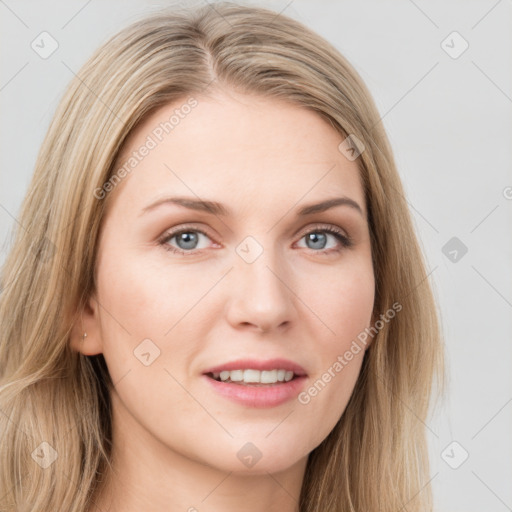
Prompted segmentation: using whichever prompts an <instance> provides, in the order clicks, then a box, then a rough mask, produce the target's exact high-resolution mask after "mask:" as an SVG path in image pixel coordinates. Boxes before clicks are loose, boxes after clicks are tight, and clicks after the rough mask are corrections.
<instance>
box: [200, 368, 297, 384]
mask: <svg viewBox="0 0 512 512" xmlns="http://www.w3.org/2000/svg"><path fill="white" fill-rule="evenodd" d="M205 375H206V376H207V377H209V378H210V379H213V380H216V381H217V382H224V383H226V384H238V385H240V386H254V387H262V386H276V385H279V384H283V383H286V382H290V381H292V380H295V379H298V378H300V377H304V376H305V375H298V374H296V373H295V372H293V371H292V370H285V369H284V368H276V369H273V370H256V369H252V368H248V369H238V370H223V371H221V372H208V373H206V374H205Z"/></svg>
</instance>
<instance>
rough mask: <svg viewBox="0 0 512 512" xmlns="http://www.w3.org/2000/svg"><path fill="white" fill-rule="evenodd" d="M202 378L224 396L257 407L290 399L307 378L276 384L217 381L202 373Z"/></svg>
mask: <svg viewBox="0 0 512 512" xmlns="http://www.w3.org/2000/svg"><path fill="white" fill-rule="evenodd" d="M202 378H203V379H205V381H206V382H207V384H208V385H210V386H212V388H213V390H214V391H216V392H217V393H218V394H219V395H221V396H223V397H224V398H227V399H229V400H231V401H233V402H235V403H238V404H241V405H245V406H247V407H258V408H268V407H276V406H278V405H281V404H283V403H285V402H288V401H289V400H292V399H293V398H295V397H296V396H297V395H298V394H299V393H300V392H301V390H302V388H303V387H304V383H305V382H306V380H307V377H306V376H302V377H294V378H293V379H292V380H290V381H288V382H282V383H276V384H265V385H261V384H260V385H251V384H247V385H244V384H233V383H228V382H222V381H217V380H215V379H213V378H211V377H209V376H208V375H203V376H202Z"/></svg>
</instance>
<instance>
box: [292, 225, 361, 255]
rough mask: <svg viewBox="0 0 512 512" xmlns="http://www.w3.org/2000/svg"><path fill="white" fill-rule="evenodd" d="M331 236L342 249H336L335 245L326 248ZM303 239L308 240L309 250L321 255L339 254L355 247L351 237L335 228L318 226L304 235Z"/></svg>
mask: <svg viewBox="0 0 512 512" xmlns="http://www.w3.org/2000/svg"><path fill="white" fill-rule="evenodd" d="M329 236H331V237H332V238H334V239H335V240H336V241H337V242H338V243H339V244H341V247H336V243H335V244H334V247H327V248H326V243H327V240H328V237H329ZM303 238H305V239H306V244H307V247H308V248H309V249H313V250H314V252H319V253H320V254H324V253H331V252H339V251H341V250H343V249H345V248H349V247H352V245H353V242H352V240H351V239H350V237H348V236H347V235H345V234H344V233H343V231H341V230H340V229H338V228H336V227H334V226H316V227H315V229H313V230H310V231H308V232H307V233H306V234H304V235H303V236H302V238H301V240H302V239H303ZM318 249H319V250H318Z"/></svg>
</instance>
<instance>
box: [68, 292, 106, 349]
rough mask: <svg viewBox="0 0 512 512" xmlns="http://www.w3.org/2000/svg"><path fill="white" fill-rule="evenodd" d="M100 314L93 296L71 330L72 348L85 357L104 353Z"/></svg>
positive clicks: (80, 312) (79, 313) (78, 315)
mask: <svg viewBox="0 0 512 512" xmlns="http://www.w3.org/2000/svg"><path fill="white" fill-rule="evenodd" d="M98 313H99V305H98V302H97V300H96V298H95V297H94V295H92V296H91V298H90V299H89V301H88V302H87V304H86V305H85V307H84V308H83V309H82V311H79V312H78V314H77V315H76V321H75V323H74V324H73V329H72V330H71V340H70V345H71V348H72V349H73V350H75V351H76V352H81V353H82V354H84V355H85V356H94V355H96V354H101V353H102V352H103V341H102V338H101V329H100V318H99V314H98Z"/></svg>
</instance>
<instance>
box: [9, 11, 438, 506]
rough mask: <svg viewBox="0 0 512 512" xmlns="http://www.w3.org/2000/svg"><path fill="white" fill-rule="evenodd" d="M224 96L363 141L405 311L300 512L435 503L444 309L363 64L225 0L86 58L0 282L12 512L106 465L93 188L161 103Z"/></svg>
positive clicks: (370, 362)
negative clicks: (90, 309)
mask: <svg viewBox="0 0 512 512" xmlns="http://www.w3.org/2000/svg"><path fill="white" fill-rule="evenodd" d="M216 89H217V90H218V89H231V90H236V91H240V92H242V93H248V94H258V95H262V96H266V97H269V98H280V99H285V100H287V101H289V102H292V103H294V104H296V105H298V106H301V107H305V108H308V109H311V110H312V111H314V112H316V113H317V114H318V115H319V116H321V117H322V118H323V119H325V120H326V121H327V122H329V123H330V125H331V126H332V127H333V128H334V129H335V130H337V131H338V132H339V133H340V134H341V135H342V136H343V137H347V136H348V135H351V137H352V136H355V138H354V139H353V140H357V139H359V141H361V142H362V143H363V144H364V151H363V153H362V154H361V155H360V157H359V158H357V163H358V166H359V170H360V175H361V180H362V183H363V186H364V191H365V198H366V201H367V207H368V213H369V219H368V220H369V225H370V233H371V243H372V257H373V265H374V272H375V281H376V294H375V304H374V314H375V317H376V318H378V316H379V314H382V313H384V312H386V311H387V310H389V309H390V308H391V307H392V304H394V303H396V302H398V303H399V304H400V305H401V311H400V313H399V314H397V315H396V317H395V318H393V320H391V321H389V322H385V323H384V325H383V327H382V328H381V329H380V330H379V331H378V334H377V335H376V337H375V339H374V340H373V343H372V344H371V346H370V347H369V349H368V350H367V352H366V354H365V356H364V360H363V366H362V369H361V374H360V376H359V379H358V381H357V383H356V387H355V389H354V392H353V395H352V397H351V399H350V401H349V403H348V405H347V408H346V410H345V411H344V413H343V415H342V417H341V419H340V420H339V422H338V423H337V424H336V426H335V428H334V429H333V430H332V432H331V433H330V434H329V436H328V437H327V438H326V439H325V440H324V441H323V442H322V443H321V444H320V445H319V446H318V447H317V448H316V449H314V450H313V451H312V452H311V453H310V455H309V459H308V464H307V468H306V474H305V478H304V482H303V486H302V491H301V495H300V512H325V511H326V510H330V511H333V512H334V511H336V512H349V511H351V512H355V511H363V510H364V511H379V512H391V511H393V512H396V511H397V510H401V509H402V507H404V506H406V507H407V510H408V511H409V512H413V511H417V512H419V511H421V512H426V511H428V510H431V509H432V496H431V489H430V486H429V485H428V483H427V482H428V480H429V462H428V451H427V443H426V435H425V434H426V432H425V424H424V423H425V422H426V421H427V416H428V414H429V405H430V404H431V399H432V398H431V397H432V390H433V388H434V385H435V384H436V383H437V384H438V389H441V388H442V377H443V370H442V368H443V364H442V361H443V359H442V342H441V334H440V327H439V320H438V312H437V306H436V303H435V301H434V297H433V293H432V290H431V286H430V284H429V281H428V276H427V273H426V265H425V261H424V259H423V255H422V252H421V248H420V245H419V243H418V240H417V237H416V235H415V232H414V226H413V224H412V221H411V217H410V213H409V210H408V206H407V202H406V200H405V198H404V191H403V189H402V185H401V182H400V179H399V175H398V173H397V170H396V167H395V163H394V159H393V154H392V150H391V148H390V145H389V143H388V140H387V137H386V134H385V132H384V129H383V127H382V124H381V123H380V122H379V114H378V111H377V108H376V107H375V104H374V102H373V100H372V98H371V96H370V94H369V92H368V91H367V89H366V87H365V85H364V83H363V82H362V80H361V78H360V77H359V76H358V74H357V73H356V71H355V70H354V69H353V68H352V66H351V65H350V64H349V63H348V62H347V61H346V60H345V58H344V57H343V56H342V55H340V54H339V52H338V51H337V50H336V49H335V48H334V47H333V46H332V45H330V44H329V43H328V42H326V41H325V40H324V39H322V38H321V37H320V36H318V35H316V34H315V33H313V32H312V31H310V30H309V29H308V28H307V27H305V26H303V25H302V24H300V23H299V22H297V21H294V20H292V19H290V18H288V17H286V16H284V15H277V13H275V12H272V11H270V10H267V9H263V8H256V7H248V6H240V5H236V4H230V3H217V4H215V7H212V6H204V7H202V8H196V9H181V10H173V11H172V12H169V11H165V12H160V13H158V14H156V15H155V14H153V15H151V16H149V17H146V18H144V19H142V20H140V21H138V22H136V23H134V24H132V25H131V26H129V27H127V28H126V29H124V30H122V31H121V32H119V33H118V34H117V35H115V36H114V37H112V38H111V39H110V40H109V41H107V42H106V43H105V44H104V45H103V46H101V47H100V48H99V49H98V50H97V51H96V52H95V54H94V55H93V56H92V57H91V58H90V60H89V61H88V62H87V63H86V64H85V65H84V66H83V67H82V69H81V70H80V71H79V72H78V73H77V77H76V78H75V79H74V80H73V81H72V83H71V84H70V86H69V88H68V90H67V92H66V94H65V96H64V98H63V99H62V101H61V102H60V104H59V106H58V108H57V111H56V113H55V116H54V119H53V121H52V123H51V125H50V128H49V130H48V133H47V135H46V138H45V140H44V142H43V145H42V147H41V150H40V153H39V155H38V159H37V164H36V167H35V171H34V175H33V179H32V181H31V183H30V186H29V189H28V193H27V195H26V198H25V200H24V202H23V205H22V209H21V214H20V216H19V225H20V228H18V230H17V232H16V236H15V239H14V242H13V247H12V249H11V251H10V253H9V255H8V257H7V259H6V262H5V264H4V267H3V271H2V277H1V279H2V287H3V291H2V295H1V303H0V323H1V328H0V409H1V413H2V414H0V431H1V433H2V434H1V435H2V445H1V448H0V509H1V510H2V511H16V512H20V511H28V510H34V511H35V510H37V511H40V510H66V511H69V512H84V511H86V510H87V509H88V506H90V505H91V498H92V497H93V496H94V493H95V491H96V490H97V489H98V485H99V483H100V481H101V479H102V478H104V476H105V475H106V474H107V472H108V470H109V468H110V456H111V443H112V433H111V404H110V398H109V386H110V385H112V382H111V381H110V378H109V374H108V371H107V368H106V365H105V361H104V359H103V356H102V355H101V354H100V355H97V356H84V355H83V354H80V353H78V352H76V351H74V350H72V349H71V348H70V343H69V341H70V333H71V329H72V326H73V325H74V323H75V322H76V321H77V319H78V321H79V318H80V311H81V309H82V308H83V306H84V305H85V303H86V301H87V299H88V297H89V296H90V294H91V292H92V291H93V290H94V289H95V257H96V251H97V242H98V233H99V229H100V226H101V222H102V218H103V217H104V211H105V208H106V204H107V203H108V196H107V198H106V199H105V200H100V199H98V198H97V197H96V195H95V193H94V191H95V190H98V189H100V188H102V187H103V186H104V184H105V183H106V182H107V181H108V180H109V179H110V178H111V177H112V175H113V173H114V172H115V170H116V169H115V165H116V159H117V157H118V155H119V154H120V150H121V149H122V147H123V144H124V142H125V141H126V139H127V137H128V135H129V134H130V133H131V132H132V130H133V129H134V128H135V127H136V126H137V125H138V124H139V123H140V122H141V121H142V120H143V119H144V118H145V117H146V116H147V115H148V114H149V113H151V112H153V111H155V109H157V108H159V107H161V106H163V105H165V104H169V103H170V102H176V101H178V100H180V99H183V98H187V97H189V96H190V95H197V96H200V95H201V94H203V95H206V94H208V93H209V92H210V91H214V90H216ZM436 377H437V380H436ZM42 443H43V444H42ZM55 457H56V458H55ZM54 459H55V460H54ZM420 490H421V492H420Z"/></svg>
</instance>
